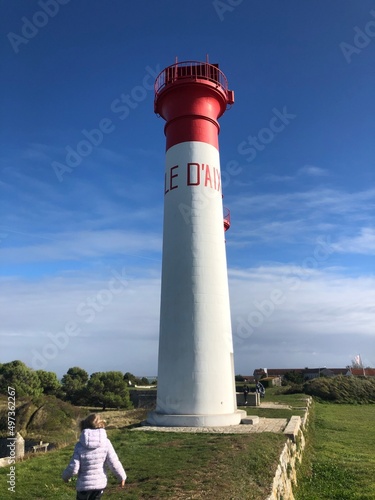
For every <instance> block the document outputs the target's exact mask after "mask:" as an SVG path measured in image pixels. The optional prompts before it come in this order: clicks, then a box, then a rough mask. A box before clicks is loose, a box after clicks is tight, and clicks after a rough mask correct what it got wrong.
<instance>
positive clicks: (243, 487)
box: [0, 429, 285, 500]
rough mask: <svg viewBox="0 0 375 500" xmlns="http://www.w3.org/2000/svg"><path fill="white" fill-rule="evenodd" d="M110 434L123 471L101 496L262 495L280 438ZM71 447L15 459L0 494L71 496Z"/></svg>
mask: <svg viewBox="0 0 375 500" xmlns="http://www.w3.org/2000/svg"><path fill="white" fill-rule="evenodd" d="M109 436H110V438H111V440H112V442H113V445H114V446H115V449H116V450H117V452H118V454H119V457H120V459H121V461H122V463H123V465H124V467H125V469H126V471H127V474H128V477H129V479H128V481H127V485H126V487H125V489H124V490H120V489H119V488H118V486H117V485H116V481H115V480H114V479H112V478H111V480H110V483H109V487H108V489H107V491H106V496H105V498H112V499H122V498H124V499H128V500H138V499H155V500H156V499H166V498H169V499H174V500H176V499H178V500H180V499H181V500H182V499H188V498H190V499H193V498H194V499H199V498H206V499H207V498H208V499H211V498H212V499H215V500H216V499H218V500H230V499H233V500H238V499H240V498H241V499H242V498H246V499H253V500H263V499H264V498H265V497H266V496H267V493H268V488H269V486H270V484H271V482H272V479H273V476H274V473H275V470H276V463H277V460H278V458H279V455H280V453H281V449H282V447H283V445H284V443H285V437H284V436H283V435H277V434H271V433H267V434H246V435H243V434H242V435H238V434H237V435H228V434H225V435H220V434H188V433H186V434H185V433H163V432H143V431H130V430H128V429H124V430H113V431H109ZM72 451H73V447H72V446H69V447H68V448H65V449H62V450H57V451H53V452H49V453H48V454H41V455H39V456H37V457H33V458H31V459H29V460H26V461H24V462H22V463H18V464H16V494H13V493H10V492H7V490H6V488H7V486H6V479H7V478H6V473H7V472H9V469H8V468H4V469H0V482H1V499H2V500H6V499H10V498H12V499H20V500H21V499H22V500H26V499H27V500H28V499H33V500H34V499H35V500H39V499H58V500H60V499H61V500H64V499H73V498H75V493H74V491H75V489H74V483H70V484H65V483H63V482H62V480H61V479H60V478H61V472H62V470H63V469H64V468H65V466H66V465H67V464H68V462H69V459H70V456H71V453H72Z"/></svg>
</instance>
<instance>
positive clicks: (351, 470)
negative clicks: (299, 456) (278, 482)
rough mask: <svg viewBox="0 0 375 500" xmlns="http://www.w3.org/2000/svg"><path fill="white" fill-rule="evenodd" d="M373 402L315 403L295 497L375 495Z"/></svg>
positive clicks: (362, 499) (348, 499)
mask: <svg viewBox="0 0 375 500" xmlns="http://www.w3.org/2000/svg"><path fill="white" fill-rule="evenodd" d="M374 420H375V405H337V404H320V403H316V404H315V405H314V409H313V413H312V418H311V419H310V422H311V424H310V429H309V437H308V446H307V448H306V451H305V454H304V458H303V462H302V466H301V469H300V474H299V475H300V479H299V482H298V490H297V494H296V499H297V500H374V499H375V474H374V471H375V426H374Z"/></svg>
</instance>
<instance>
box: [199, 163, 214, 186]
mask: <svg viewBox="0 0 375 500" xmlns="http://www.w3.org/2000/svg"><path fill="white" fill-rule="evenodd" d="M202 166H203V165H202ZM214 172H215V168H214ZM208 183H210V188H212V181H211V172H210V166H209V165H206V176H205V178H204V185H205V186H207V185H208ZM215 189H216V188H215Z"/></svg>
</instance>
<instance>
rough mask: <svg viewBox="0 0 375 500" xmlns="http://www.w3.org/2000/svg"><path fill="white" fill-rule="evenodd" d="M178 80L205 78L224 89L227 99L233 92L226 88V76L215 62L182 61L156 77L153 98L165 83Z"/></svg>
mask: <svg viewBox="0 0 375 500" xmlns="http://www.w3.org/2000/svg"><path fill="white" fill-rule="evenodd" d="M180 80H207V81H209V82H212V83H215V84H216V85H218V86H219V87H221V89H222V90H223V91H224V93H225V95H226V96H227V98H228V101H230V97H231V96H232V94H233V92H232V91H230V90H228V81H227V78H226V76H225V75H224V73H223V72H222V71H221V70H220V69H219V67H218V65H217V64H209V63H207V62H199V61H182V62H176V63H175V64H172V65H171V66H168V67H167V68H165V69H163V71H161V72H160V73H159V75H158V76H157V77H156V81H155V99H156V98H157V97H158V95H159V94H160V92H161V91H162V90H163V89H164V88H165V87H166V86H167V85H169V84H171V83H174V82H176V81H180Z"/></svg>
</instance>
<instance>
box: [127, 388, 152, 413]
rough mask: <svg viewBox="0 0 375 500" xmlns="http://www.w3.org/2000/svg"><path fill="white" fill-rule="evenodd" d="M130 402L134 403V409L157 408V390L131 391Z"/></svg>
mask: <svg viewBox="0 0 375 500" xmlns="http://www.w3.org/2000/svg"><path fill="white" fill-rule="evenodd" d="M129 397H130V401H131V402H132V403H133V406H134V408H150V409H153V408H155V406H156V389H148V390H144V391H142V390H138V389H130V390H129Z"/></svg>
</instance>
